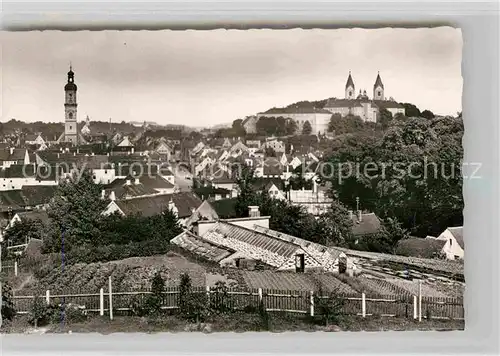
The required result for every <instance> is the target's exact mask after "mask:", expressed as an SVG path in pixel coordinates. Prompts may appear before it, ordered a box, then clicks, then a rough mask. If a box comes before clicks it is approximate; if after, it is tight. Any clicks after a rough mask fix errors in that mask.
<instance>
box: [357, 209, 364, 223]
mask: <svg viewBox="0 0 500 356" xmlns="http://www.w3.org/2000/svg"><path fill="white" fill-rule="evenodd" d="M362 219H363V215H362V214H361V210H358V221H359V222H361V220H362Z"/></svg>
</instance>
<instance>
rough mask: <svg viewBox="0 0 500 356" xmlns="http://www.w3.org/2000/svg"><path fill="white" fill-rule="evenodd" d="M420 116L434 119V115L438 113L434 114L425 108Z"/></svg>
mask: <svg viewBox="0 0 500 356" xmlns="http://www.w3.org/2000/svg"><path fill="white" fill-rule="evenodd" d="M420 116H422V117H423V118H426V119H434V117H435V116H436V115H434V113H433V112H432V111H430V110H424V111H422V113H421V114H420Z"/></svg>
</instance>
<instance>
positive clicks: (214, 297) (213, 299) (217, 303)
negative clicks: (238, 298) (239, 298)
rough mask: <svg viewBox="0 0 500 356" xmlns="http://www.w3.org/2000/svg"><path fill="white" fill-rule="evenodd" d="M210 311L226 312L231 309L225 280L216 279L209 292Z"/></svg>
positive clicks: (215, 312)
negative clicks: (213, 286)
mask: <svg viewBox="0 0 500 356" xmlns="http://www.w3.org/2000/svg"><path fill="white" fill-rule="evenodd" d="M210 311H211V313H214V314H227V313H229V312H231V311H232V309H231V307H230V296H229V294H228V287H227V284H226V283H225V282H222V281H217V282H216V283H215V288H213V289H212V292H211V293H210Z"/></svg>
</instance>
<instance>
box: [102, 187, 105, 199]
mask: <svg viewBox="0 0 500 356" xmlns="http://www.w3.org/2000/svg"><path fill="white" fill-rule="evenodd" d="M105 198H106V191H105V190H104V189H103V190H102V191H101V199H105Z"/></svg>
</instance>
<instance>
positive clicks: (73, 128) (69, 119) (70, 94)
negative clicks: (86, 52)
mask: <svg viewBox="0 0 500 356" xmlns="http://www.w3.org/2000/svg"><path fill="white" fill-rule="evenodd" d="M64 92H65V94H66V95H65V101H64V142H71V143H72V144H74V145H77V144H78V128H77V120H76V112H77V110H76V108H77V103H76V84H75V73H73V70H72V68H71V65H70V67H69V72H68V82H67V83H66V85H65V86H64Z"/></svg>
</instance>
